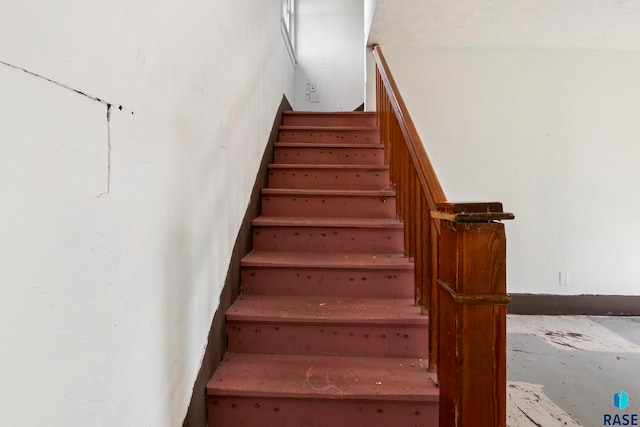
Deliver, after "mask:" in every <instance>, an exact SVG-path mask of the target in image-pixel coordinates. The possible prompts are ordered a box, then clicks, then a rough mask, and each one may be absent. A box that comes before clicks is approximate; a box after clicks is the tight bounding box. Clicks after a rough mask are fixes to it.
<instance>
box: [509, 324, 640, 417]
mask: <svg viewBox="0 0 640 427" xmlns="http://www.w3.org/2000/svg"><path fill="white" fill-rule="evenodd" d="M507 380H508V386H507V391H508V403H507V406H508V423H507V424H508V426H510V427H540V426H542V427H553V426H583V427H591V426H602V425H603V422H604V418H603V417H604V414H612V415H614V414H619V415H622V414H633V413H640V317H593V316H516V315H509V316H508V319H507ZM621 389H622V390H624V391H625V392H627V393H628V395H629V407H628V408H627V409H625V410H623V411H620V410H618V409H617V408H615V407H614V406H613V395H614V393H616V392H617V391H619V390H621Z"/></svg>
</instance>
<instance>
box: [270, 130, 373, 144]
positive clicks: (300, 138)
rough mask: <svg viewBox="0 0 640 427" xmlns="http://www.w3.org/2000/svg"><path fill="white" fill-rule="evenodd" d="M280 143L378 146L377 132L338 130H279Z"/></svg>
mask: <svg viewBox="0 0 640 427" xmlns="http://www.w3.org/2000/svg"><path fill="white" fill-rule="evenodd" d="M279 140H280V142H331V143H354V144H379V143H380V135H379V133H378V130H377V129H375V128H372V129H371V130H340V129H319V130H308V129H284V130H280V138H279Z"/></svg>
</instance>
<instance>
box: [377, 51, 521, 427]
mask: <svg viewBox="0 0 640 427" xmlns="http://www.w3.org/2000/svg"><path fill="white" fill-rule="evenodd" d="M373 55H374V58H375V61H376V107H377V108H376V114H377V118H378V125H379V128H380V137H381V140H382V141H383V142H384V144H385V155H386V161H387V163H388V164H389V169H390V175H391V181H392V183H393V184H394V186H395V189H396V197H397V213H398V216H399V217H400V218H401V219H402V220H403V221H404V227H405V242H404V245H405V255H407V256H409V257H411V258H413V260H414V263H415V283H416V285H415V298H416V302H417V303H418V304H420V306H421V307H422V310H423V313H424V314H427V313H428V315H429V344H430V346H429V367H430V369H431V370H434V371H437V374H438V382H439V388H440V403H439V408H440V411H439V412H440V415H439V425H440V427H449V426H466V425H474V426H476V427H505V426H506V386H507V384H506V304H508V303H509V301H510V297H509V296H508V295H507V293H506V239H505V232H504V225H503V224H502V223H500V222H497V221H501V220H507V219H513V218H514V215H513V214H511V213H506V212H503V209H502V204H501V203H498V202H493V203H448V202H447V200H446V196H445V193H444V191H443V189H442V186H441V185H440V182H439V180H438V177H437V175H436V173H435V170H434V168H433V166H432V164H431V162H430V160H429V157H428V156H427V153H426V151H425V149H424V146H423V144H422V141H421V140H420V137H419V135H418V132H417V131H416V128H415V126H414V124H413V121H412V120H411V117H410V115H409V113H408V110H407V107H406V105H405V103H404V101H403V100H402V97H401V95H400V92H399V90H398V87H397V85H396V83H395V81H394V79H393V76H392V75H391V72H390V70H389V66H388V65H387V62H386V60H385V58H384V56H383V54H382V51H381V50H380V47H379V46H374V48H373Z"/></svg>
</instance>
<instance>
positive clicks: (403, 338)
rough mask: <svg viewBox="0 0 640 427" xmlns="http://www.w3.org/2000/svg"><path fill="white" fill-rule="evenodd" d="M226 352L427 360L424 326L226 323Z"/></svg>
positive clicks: (426, 336) (427, 336)
mask: <svg viewBox="0 0 640 427" xmlns="http://www.w3.org/2000/svg"><path fill="white" fill-rule="evenodd" d="M227 334H228V337H229V351H233V352H242V353H268V354H276V353H277V354H297V355H320V356H368V357H421V358H427V357H428V354H429V353H428V339H429V333H428V330H427V327H426V325H406V324H391V325H371V324H370V325H359V324H348V323H346V322H342V323H338V322H335V323H331V324H301V323H284V322H281V323H278V321H277V319H274V320H273V322H270V323H263V322H252V321H235V320H229V319H227Z"/></svg>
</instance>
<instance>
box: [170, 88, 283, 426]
mask: <svg viewBox="0 0 640 427" xmlns="http://www.w3.org/2000/svg"><path fill="white" fill-rule="evenodd" d="M285 110H291V105H290V104H289V101H288V100H287V98H286V97H285V96H283V97H282V101H281V103H280V107H279V109H278V111H277V113H276V116H275V119H274V123H273V127H272V129H271V134H270V136H269V141H268V143H267V146H266V148H265V151H264V154H263V157H262V161H261V163H260V169H259V170H258V174H257V176H256V180H255V183H254V186H253V190H252V193H251V198H250V200H249V205H248V207H247V210H246V212H245V216H244V218H243V220H242V224H241V226H240V230H239V232H238V235H237V237H236V240H235V244H234V247H233V252H232V254H231V260H230V262H229V269H228V270H227V276H226V278H225V283H224V288H223V289H222V293H221V294H220V304H219V306H218V309H217V310H216V313H215V315H214V317H213V321H212V323H211V328H210V330H209V335H208V342H207V348H206V349H205V354H204V358H203V360H202V365H201V366H200V370H199V372H198V376H197V378H196V381H195V384H194V387H193V395H192V396H191V402H190V403H189V409H188V411H187V414H186V416H185V418H184V422H183V427H205V426H206V425H207V406H206V392H205V389H206V385H207V382H208V381H209V379H210V378H211V377H212V376H213V373H214V372H215V370H216V368H217V367H218V365H219V364H220V361H221V360H222V357H223V356H224V354H225V353H226V351H227V334H226V330H225V317H224V316H225V313H226V311H227V309H228V308H229V307H230V306H231V304H232V303H233V301H235V299H236V298H237V296H238V294H239V293H240V260H241V259H242V258H243V257H244V256H245V255H246V254H247V253H249V251H251V249H252V246H253V244H252V234H251V221H252V220H253V219H254V218H256V217H257V216H258V215H260V210H261V205H260V195H261V190H262V188H264V187H266V186H267V172H268V170H267V166H268V164H269V163H272V162H273V144H274V143H275V142H276V141H277V139H278V126H279V125H280V124H281V123H282V115H283V114H282V113H283V111H285ZM211 230H213V225H212V229H211ZM211 230H210V231H211ZM215 234H216V233H215V231H213V232H210V233H207V235H208V237H207V239H206V241H205V243H206V244H207V245H212V246H209V247H213V246H214V245H215V244H216V242H215ZM206 249H207V247H204V248H201V251H202V252H203V253H204V252H206ZM170 250H171V251H173V248H171V249H170ZM169 258H170V257H169ZM200 261H201V262H203V263H207V262H213V260H207V259H202V260H200ZM180 279H182V280H189V279H190V278H189V274H184V275H183V276H182V277H181V278H180ZM178 289H179V288H178ZM216 298H217V295H213V296H211V298H210V301H209V303H211V304H215V302H216ZM191 302H192V301H191V300H190V301H182V302H181V305H182V306H183V307H185V309H187V310H188V309H189V308H188V307H189V304H190V303H191ZM167 303H168V304H172V302H171V300H170V299H168V301H167ZM187 315H188V312H187ZM168 326H170V325H168ZM187 333H188V332H185V334H187ZM169 338H170V341H169V342H170V343H176V345H178V344H182V345H184V343H185V339H184V335H183V336H181V337H178V336H173V337H169ZM174 350H175V349H174ZM171 351H172V349H171V348H169V349H168V350H167V354H171ZM171 372H172V370H170V372H169V374H171Z"/></svg>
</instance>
